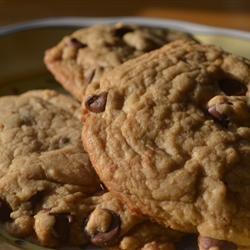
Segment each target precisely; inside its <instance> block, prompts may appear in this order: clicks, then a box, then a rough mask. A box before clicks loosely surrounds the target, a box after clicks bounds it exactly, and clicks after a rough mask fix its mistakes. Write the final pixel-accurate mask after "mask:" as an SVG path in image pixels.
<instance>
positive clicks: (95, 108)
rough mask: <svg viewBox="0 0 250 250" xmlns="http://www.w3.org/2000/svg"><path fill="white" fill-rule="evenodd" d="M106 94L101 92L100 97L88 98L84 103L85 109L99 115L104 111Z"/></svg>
mask: <svg viewBox="0 0 250 250" xmlns="http://www.w3.org/2000/svg"><path fill="white" fill-rule="evenodd" d="M107 96H108V93H107V92H103V93H101V94H100V95H93V96H90V97H89V98H88V99H87V101H86V102H85V106H86V108H87V109H88V110H89V111H91V112H94V113H101V112H103V111H104V110H105V107H106V102H107Z"/></svg>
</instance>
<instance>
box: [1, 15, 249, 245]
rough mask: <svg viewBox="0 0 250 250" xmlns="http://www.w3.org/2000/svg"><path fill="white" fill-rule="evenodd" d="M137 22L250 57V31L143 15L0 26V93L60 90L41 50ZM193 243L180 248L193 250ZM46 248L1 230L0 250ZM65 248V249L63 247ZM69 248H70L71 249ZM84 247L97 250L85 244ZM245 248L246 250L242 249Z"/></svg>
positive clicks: (41, 21)
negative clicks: (93, 28) (97, 28)
mask: <svg viewBox="0 0 250 250" xmlns="http://www.w3.org/2000/svg"><path fill="white" fill-rule="evenodd" d="M118 21H119V22H120V21H122V22H124V23H136V24H142V25H148V26H155V27H166V28H171V29H176V30H180V31H186V32H190V33H192V34H194V35H195V37H196V38H197V39H198V40H200V41H201V42H203V43H211V44H215V45H218V46H221V47H223V48H224V49H225V50H227V51H229V52H232V53H235V54H237V55H240V56H245V57H248V58H250V49H249V48H250V33H247V32H243V31H236V30H229V29H223V28H214V27H209V26H203V25H199V24H193V23H187V22H180V21H175V20H159V19H158V20H157V19H144V18H131V17H121V18H59V19H58V18H57V19H44V20H37V21H33V22H29V23H22V24H17V25H11V26H5V27H0V55H1V57H0V95H10V94H19V93H22V92H24V91H27V90H30V89H41V88H51V89H57V90H59V91H63V90H62V88H61V87H60V86H59V84H58V83H56V81H55V80H54V79H53V77H52V76H51V75H50V74H49V72H48V71H46V69H45V66H44V64H43V55H44V51H45V49H47V48H50V47H52V46H54V45H55V44H56V43H57V42H58V41H59V40H60V39H61V38H62V37H63V36H65V35H66V34H70V33H71V32H73V31H74V30H76V29H77V28H79V27H85V26H89V25H93V24H97V23H99V24H100V23H102V24H103V23H115V22H118ZM193 245H195V243H194V240H193V242H189V243H188V244H187V246H186V247H185V248H184V247H183V249H180V250H196V249H197V247H196V246H193ZM17 249H27V250H45V249H48V248H42V247H38V246H35V245H33V244H30V243H28V242H26V241H22V240H18V239H15V238H12V237H10V236H9V235H7V234H6V233H4V231H3V230H0V250H17ZM64 249H65V248H64ZM71 249H72V248H71ZM86 250H97V248H93V247H91V246H90V247H88V248H87V249H86ZM245 250H247V249H245Z"/></svg>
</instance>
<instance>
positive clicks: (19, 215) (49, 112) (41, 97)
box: [0, 90, 175, 250]
mask: <svg viewBox="0 0 250 250" xmlns="http://www.w3.org/2000/svg"><path fill="white" fill-rule="evenodd" d="M79 118H80V104H79V103H78V102H77V101H75V100H73V99H72V98H71V97H67V96H64V95H61V94H59V93H57V92H55V91H49V90H41V91H30V92H27V93H25V94H22V95H20V96H7V97H1V98H0V221H1V222H2V223H4V225H5V227H6V228H7V230H8V231H9V232H10V233H11V234H12V235H14V236H17V237H20V238H26V237H30V236H34V235H35V239H37V240H38V241H39V244H41V245H44V246H49V247H56V246H60V245H71V246H72V245H76V246H84V245H86V244H87V243H89V242H92V243H93V244H95V245H98V246H103V247H108V246H114V245H116V246H117V248H118V249H119V244H120V242H121V241H122V239H123V237H124V236H125V235H127V234H129V235H130V236H131V237H132V238H133V232H131V231H133V230H134V228H135V227H136V228H138V229H136V230H137V232H140V231H142V229H140V226H139V224H141V223H148V224H149V226H150V225H151V224H152V223H151V222H145V219H144V218H143V217H142V216H139V215H137V214H136V213H132V212H130V211H129V210H128V207H127V206H126V205H125V204H122V203H121V202H120V201H119V200H118V199H116V198H115V197H113V195H112V194H111V193H109V192H107V190H103V186H102V185H101V182H100V180H99V178H98V177H97V175H96V173H95V171H94V169H93V168H92V166H91V164H90V161H89V158H88V155H87V154H86V153H85V152H84V150H83V147H82V142H81V130H82V125H81V122H80V119H79ZM155 227H156V230H158V231H157V232H156V231H155V233H152V234H151V235H152V238H150V239H149V238H142V239H140V237H139V239H138V240H137V241H139V243H137V245H136V247H137V248H134V249H140V247H143V245H144V244H146V243H148V241H149V240H150V241H151V239H152V240H153V241H156V242H157V244H163V243H168V244H172V243H171V241H172V238H173V239H174V238H175V237H172V236H171V234H170V232H171V230H166V229H164V228H162V227H160V226H158V225H155ZM149 228H151V226H150V227H149ZM160 233H161V235H162V236H161V237H160V236H159V234H160ZM137 238H138V237H137ZM134 241H135V240H134ZM123 246H124V247H123V248H122V249H127V250H129V249H132V248H130V247H131V246H133V244H131V245H130V246H129V247H127V248H126V244H123ZM134 246H135V244H134Z"/></svg>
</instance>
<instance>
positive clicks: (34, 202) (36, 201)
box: [29, 191, 45, 210]
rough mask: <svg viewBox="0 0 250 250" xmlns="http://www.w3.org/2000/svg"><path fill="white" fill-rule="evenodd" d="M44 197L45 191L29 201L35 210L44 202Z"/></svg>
mask: <svg viewBox="0 0 250 250" xmlns="http://www.w3.org/2000/svg"><path fill="white" fill-rule="evenodd" d="M44 195H45V191H38V192H37V193H36V194H34V195H33V196H32V197H31V198H30V200H29V201H30V203H31V206H32V208H33V210H35V208H36V207H37V206H38V205H39V204H40V203H41V202H42V200H43V198H44Z"/></svg>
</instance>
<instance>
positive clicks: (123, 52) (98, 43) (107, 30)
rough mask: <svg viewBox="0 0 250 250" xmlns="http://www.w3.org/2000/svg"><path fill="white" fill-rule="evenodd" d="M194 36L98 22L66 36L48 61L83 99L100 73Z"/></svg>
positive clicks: (67, 85)
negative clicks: (166, 44)
mask: <svg viewBox="0 0 250 250" xmlns="http://www.w3.org/2000/svg"><path fill="white" fill-rule="evenodd" d="M184 37H186V38H191V36H190V35H188V34H186V33H183V32H177V31H172V30H169V29H163V28H154V27H151V28H150V27H142V26H137V25H124V24H121V23H118V24H116V25H98V26H93V27H89V28H84V29H80V30H78V31H76V32H74V33H73V34H72V35H70V36H67V37H65V38H64V39H63V40H62V41H61V42H60V43H59V44H58V45H56V46H55V47H54V48H52V49H49V50H48V51H47V52H46V55H45V64H46V65H47V67H48V69H49V70H50V71H51V73H52V74H53V75H54V76H55V78H56V79H57V80H58V82H59V83H61V84H62V85H63V86H64V88H65V89H66V90H68V91H69V92H70V93H71V94H72V95H73V96H74V97H76V98H77V99H78V100H79V101H82V98H83V96H84V95H85V92H86V91H87V92H88V93H91V92H92V91H93V90H95V89H96V88H98V86H99V80H100V77H101V76H102V75H103V73H104V72H106V71H109V70H111V69H112V68H114V67H116V66H117V65H120V64H122V63H123V62H125V61H127V60H129V59H131V58H134V57H137V56H139V55H142V54H143V53H145V52H148V51H151V50H154V49H157V48H159V47H161V46H163V45H164V44H165V43H168V42H170V41H173V40H176V39H180V38H184Z"/></svg>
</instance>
